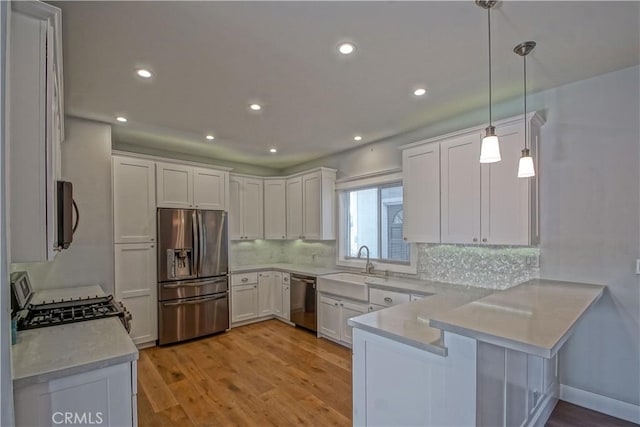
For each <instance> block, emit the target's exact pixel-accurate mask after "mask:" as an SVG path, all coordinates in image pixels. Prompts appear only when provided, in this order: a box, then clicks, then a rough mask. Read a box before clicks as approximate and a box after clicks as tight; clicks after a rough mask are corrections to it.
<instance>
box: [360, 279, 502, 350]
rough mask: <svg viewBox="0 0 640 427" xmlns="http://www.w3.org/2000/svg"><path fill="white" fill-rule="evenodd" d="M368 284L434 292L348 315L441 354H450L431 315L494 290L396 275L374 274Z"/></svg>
mask: <svg viewBox="0 0 640 427" xmlns="http://www.w3.org/2000/svg"><path fill="white" fill-rule="evenodd" d="M367 283H369V282H367ZM369 286H370V287H381V288H386V289H390V290H405V291H411V292H418V293H432V294H434V295H431V296H428V297H427V298H425V299H421V300H416V301H411V302H408V303H405V304H401V305H396V306H393V307H389V308H385V309H383V310H379V311H374V312H372V313H368V314H363V315H361V316H358V317H354V318H352V319H349V325H351V326H353V327H356V328H360V329H363V330H365V331H368V332H371V333H374V334H377V335H380V336H383V337H386V338H390V339H392V340H395V341H398V342H402V343H404V344H407V345H410V346H412V347H417V348H420V349H423V350H427V351H429V352H432V353H435V354H439V355H442V356H446V355H447V350H446V348H445V347H443V345H442V343H441V335H442V332H441V330H440V329H437V328H434V327H432V326H430V325H429V320H430V318H431V317H432V316H434V315H436V314H438V313H442V312H446V311H448V310H451V309H453V308H455V307H459V306H461V305H464V304H467V303H468V302H470V301H474V300H476V299H479V298H482V297H484V296H486V295H488V294H490V293H491V292H492V290H490V289H483V288H473V287H466V286H458V285H451V284H445V283H439V282H428V281H418V280H410V279H409V280H407V279H396V278H388V279H382V278H375V279H372V280H371V283H369Z"/></svg>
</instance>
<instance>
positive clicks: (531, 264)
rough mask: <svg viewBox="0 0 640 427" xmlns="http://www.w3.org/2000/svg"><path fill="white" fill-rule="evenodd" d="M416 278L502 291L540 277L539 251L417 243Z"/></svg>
mask: <svg viewBox="0 0 640 427" xmlns="http://www.w3.org/2000/svg"><path fill="white" fill-rule="evenodd" d="M417 246H418V275H417V276H418V279H421V280H435V281H439V282H447V283H455V284H459V285H467V286H477V287H482V288H491V289H506V288H509V287H511V286H514V285H517V284H518V283H522V282H525V281H527V280H529V279H533V278H537V277H539V276H540V266H539V265H540V264H539V258H540V249H539V248H529V247H506V246H502V247H501V246H492V247H487V246H464V245H437V244H419V245H417Z"/></svg>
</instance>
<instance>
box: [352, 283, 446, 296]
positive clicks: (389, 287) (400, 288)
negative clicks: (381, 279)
mask: <svg viewBox="0 0 640 427" xmlns="http://www.w3.org/2000/svg"><path fill="white" fill-rule="evenodd" d="M364 283H365V285H367V286H368V287H370V288H376V289H383V290H387V291H402V292H405V293H411V294H415V295H422V296H425V297H426V296H430V295H434V293H433V292H428V291H423V290H418V289H410V288H408V287H403V286H402V283H398V284H397V285H388V284H385V283H376V282H373V281H372V282H367V281H365V282H364ZM452 286H456V285H452Z"/></svg>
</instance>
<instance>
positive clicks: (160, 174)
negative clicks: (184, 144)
mask: <svg viewBox="0 0 640 427" xmlns="http://www.w3.org/2000/svg"><path fill="white" fill-rule="evenodd" d="M156 178H157V189H158V207H160V208H184V209H190V208H195V209H210V210H225V209H226V188H227V182H228V173H227V172H225V171H221V170H217V169H208V168H198V167H191V166H187V165H180V164H175V163H157V166H156Z"/></svg>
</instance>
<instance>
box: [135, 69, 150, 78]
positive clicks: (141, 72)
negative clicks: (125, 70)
mask: <svg viewBox="0 0 640 427" xmlns="http://www.w3.org/2000/svg"><path fill="white" fill-rule="evenodd" d="M136 74H137V75H139V76H140V77H143V78H145V79H149V78H151V76H153V74H152V73H151V71H149V70H147V69H145V68H138V69H137V70H136Z"/></svg>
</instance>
